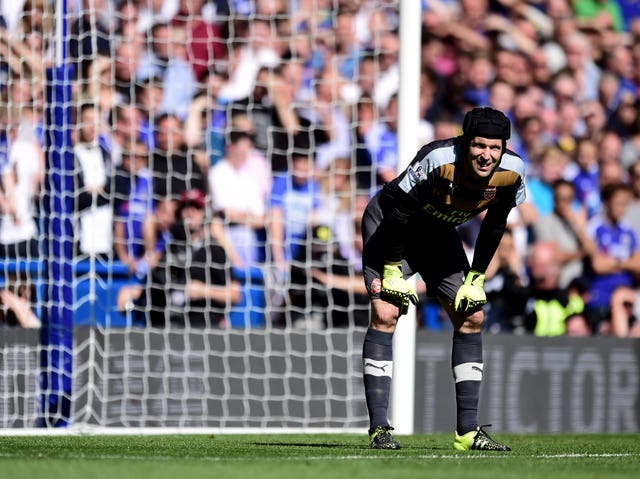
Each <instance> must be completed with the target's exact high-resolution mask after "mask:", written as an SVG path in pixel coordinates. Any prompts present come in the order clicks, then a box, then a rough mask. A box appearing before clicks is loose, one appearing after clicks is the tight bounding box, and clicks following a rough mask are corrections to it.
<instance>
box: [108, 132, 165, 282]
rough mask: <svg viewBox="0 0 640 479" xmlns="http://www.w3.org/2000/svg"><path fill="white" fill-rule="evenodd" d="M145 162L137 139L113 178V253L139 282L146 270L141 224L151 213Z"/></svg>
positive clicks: (142, 145)
mask: <svg viewBox="0 0 640 479" xmlns="http://www.w3.org/2000/svg"><path fill="white" fill-rule="evenodd" d="M148 163H149V152H148V150H147V146H146V145H145V143H144V142H143V141H142V140H138V141H137V142H136V143H134V144H133V145H131V148H130V149H129V150H126V151H125V152H124V153H123V155H122V164H121V165H120V167H118V169H117V170H116V172H115V178H114V204H113V210H114V212H115V222H114V245H113V246H114V251H115V253H116V258H117V259H118V260H119V261H121V262H122V263H124V264H125V265H126V266H127V268H128V269H129V273H130V274H131V275H135V276H136V277H137V278H138V279H139V280H140V281H142V280H144V278H145V277H146V274H147V270H148V269H149V263H148V261H147V258H146V251H147V250H146V245H145V241H144V224H145V221H146V218H147V217H148V216H149V215H151V214H153V182H152V178H151V172H150V171H149V168H148ZM154 248H155V245H154Z"/></svg>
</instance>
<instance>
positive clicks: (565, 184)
mask: <svg viewBox="0 0 640 479" xmlns="http://www.w3.org/2000/svg"><path fill="white" fill-rule="evenodd" d="M586 227H587V214H586V210H585V208H584V206H582V205H579V204H578V203H577V202H576V193H575V188H574V186H573V184H572V183H571V182H569V181H567V180H564V179H559V180H556V181H555V182H554V183H553V211H552V212H551V213H550V214H548V215H545V216H542V217H541V218H540V220H539V221H538V222H536V223H535V225H534V230H535V239H536V241H542V242H548V243H552V244H554V245H555V247H556V258H555V262H557V263H558V264H559V267H560V275H559V278H558V286H559V287H561V288H567V287H568V286H569V284H570V283H571V281H572V280H574V279H575V278H578V277H581V276H582V275H583V272H584V271H583V263H584V261H585V260H586V259H587V258H588V255H589V254H590V253H591V252H592V251H593V247H594V245H593V243H592V241H591V239H590V238H589V236H588V235H587V231H586Z"/></svg>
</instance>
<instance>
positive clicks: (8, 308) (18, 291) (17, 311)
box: [0, 278, 41, 329]
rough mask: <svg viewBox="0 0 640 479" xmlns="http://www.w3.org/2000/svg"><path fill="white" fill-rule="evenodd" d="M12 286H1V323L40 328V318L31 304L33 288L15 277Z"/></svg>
mask: <svg viewBox="0 0 640 479" xmlns="http://www.w3.org/2000/svg"><path fill="white" fill-rule="evenodd" d="M11 282H12V286H11V287H5V286H3V287H2V288H0V325H3V324H4V325H6V326H20V327H22V328H29V329H32V328H39V327H40V324H41V323H40V319H38V317H37V316H36V314H35V313H34V311H33V308H32V306H31V303H32V302H33V301H32V298H33V294H32V293H33V289H31V288H29V287H28V286H27V285H24V284H20V283H19V282H17V281H16V280H15V278H13V279H12V280H11Z"/></svg>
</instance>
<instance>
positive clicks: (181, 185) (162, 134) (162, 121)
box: [150, 113, 207, 200]
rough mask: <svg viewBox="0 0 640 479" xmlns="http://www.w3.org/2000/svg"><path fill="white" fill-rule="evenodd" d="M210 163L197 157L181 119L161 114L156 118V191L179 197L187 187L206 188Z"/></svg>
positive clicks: (164, 194)
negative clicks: (187, 138)
mask: <svg viewBox="0 0 640 479" xmlns="http://www.w3.org/2000/svg"><path fill="white" fill-rule="evenodd" d="M206 167H207V165H200V164H198V163H197V162H196V161H195V156H194V154H193V150H190V149H189V148H188V147H187V144H186V141H185V137H184V131H183V125H182V122H181V121H180V119H179V118H178V117H177V116H176V115H173V114H171V113H163V114H161V115H160V116H159V117H158V118H157V120H156V150H155V151H154V152H153V156H152V160H151V164H150V169H151V171H152V173H153V191H154V194H156V195H159V196H169V197H171V198H174V199H176V200H177V199H178V198H180V195H181V194H182V193H183V192H185V191H187V190H191V189H197V190H200V191H205V192H206V191H207V179H206V176H205V175H206V173H205V172H206Z"/></svg>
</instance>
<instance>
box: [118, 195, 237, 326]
mask: <svg viewBox="0 0 640 479" xmlns="http://www.w3.org/2000/svg"><path fill="white" fill-rule="evenodd" d="M206 210H207V209H206V199H205V195H204V193H203V192H202V191H199V190H194V189H191V190H185V191H184V192H183V193H182V194H181V196H180V200H179V203H178V211H177V222H176V223H175V225H174V226H173V228H172V236H171V239H170V240H169V242H168V243H167V245H166V249H165V251H164V254H163V256H162V258H161V259H160V261H159V262H158V264H157V266H156V267H155V268H154V269H153V270H152V271H151V273H150V274H149V275H148V281H147V284H146V287H142V286H134V287H132V288H126V289H123V290H122V292H121V293H120V295H119V298H118V302H119V306H120V307H121V308H122V309H123V310H125V311H126V310H129V309H133V310H134V311H137V312H140V311H144V313H145V316H146V318H147V320H148V322H149V324H150V325H151V326H165V327H168V326H169V325H170V324H171V325H172V326H174V327H175V326H182V327H186V328H202V327H213V328H220V327H226V326H227V320H226V313H227V312H228V310H229V308H230V307H231V305H232V304H234V303H237V302H238V301H239V300H240V298H241V289H240V284H239V283H238V282H237V281H236V280H234V279H233V277H232V274H231V269H230V266H229V261H228V259H227V256H226V254H225V251H224V248H223V247H222V246H220V245H219V244H218V243H217V242H216V241H215V240H214V239H213V238H212V237H211V235H210V234H209V227H208V225H207V223H208V221H207V212H206Z"/></svg>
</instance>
